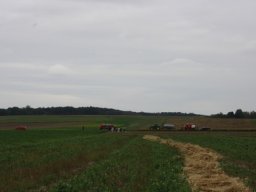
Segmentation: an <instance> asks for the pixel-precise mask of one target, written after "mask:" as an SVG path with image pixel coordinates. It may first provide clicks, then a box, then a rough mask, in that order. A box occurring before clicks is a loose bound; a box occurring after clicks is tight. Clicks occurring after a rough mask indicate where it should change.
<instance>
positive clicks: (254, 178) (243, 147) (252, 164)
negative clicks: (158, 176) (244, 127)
mask: <svg viewBox="0 0 256 192" xmlns="http://www.w3.org/2000/svg"><path fill="white" fill-rule="evenodd" d="M164 137H167V138H172V139H174V140H179V141H182V142H189V143H193V144H198V145H200V146H203V147H208V148H211V149H214V150H215V151H217V152H219V153H220V154H222V155H223V156H224V159H223V160H222V162H221V166H222V168H223V170H224V171H225V172H227V173H228V174H230V175H233V176H236V177H240V178H243V179H244V181H245V183H246V184H247V185H249V186H250V187H251V188H252V189H254V191H256V133H234V132H233V133H196V134H184V133H176V134H165V135H164Z"/></svg>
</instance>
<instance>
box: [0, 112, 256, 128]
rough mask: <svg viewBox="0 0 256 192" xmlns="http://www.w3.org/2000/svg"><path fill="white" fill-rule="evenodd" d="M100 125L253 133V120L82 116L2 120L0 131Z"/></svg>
mask: <svg viewBox="0 0 256 192" xmlns="http://www.w3.org/2000/svg"><path fill="white" fill-rule="evenodd" d="M100 123H113V124H115V125H117V126H120V127H125V128H127V129H128V130H138V129H140V130H142V129H148V127H149V126H150V125H152V124H154V123H158V124H162V123H172V124H175V125H176V128H177V129H180V128H181V127H183V126H184V124H186V123H195V124H196V125H197V126H199V127H210V128H212V129H213V130H220V129H224V130H229V129H232V130H237V129H240V130H245V129H252V130H256V120H255V119H217V118H209V117H202V116H196V117H168V116H164V117H163V116H139V115H138V116H127V115H121V116H83V115H77V116H72V115H66V116H63V115H60V116H58V115H51V116H50V115H45V116H43V115H42V116H2V117H0V129H14V128H15V126H17V125H27V126H28V127H29V128H31V129H34V128H37V129H38V128H47V129H49V128H70V127H72V128H81V127H82V126H83V125H86V126H87V128H97V127H98V126H99V124H100Z"/></svg>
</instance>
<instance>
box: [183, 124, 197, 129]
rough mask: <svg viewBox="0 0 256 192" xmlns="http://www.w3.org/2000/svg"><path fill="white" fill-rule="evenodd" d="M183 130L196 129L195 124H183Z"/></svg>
mask: <svg viewBox="0 0 256 192" xmlns="http://www.w3.org/2000/svg"><path fill="white" fill-rule="evenodd" d="M184 130H185V131H195V130H196V125H195V124H192V123H187V124H185V126H184Z"/></svg>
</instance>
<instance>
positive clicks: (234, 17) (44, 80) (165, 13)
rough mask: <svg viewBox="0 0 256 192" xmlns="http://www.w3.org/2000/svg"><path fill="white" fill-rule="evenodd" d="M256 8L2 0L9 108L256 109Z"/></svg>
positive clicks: (164, 1)
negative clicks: (28, 106) (27, 106)
mask: <svg viewBox="0 0 256 192" xmlns="http://www.w3.org/2000/svg"><path fill="white" fill-rule="evenodd" d="M255 10H256V1H255V0H235V1H233V0H22V1H21V0H8V1H3V0H1V1H0V88H1V91H0V108H7V107H12V106H18V107H24V106H26V105H30V106H32V107H48V106H75V107H78V106H98V107H111V108H117V109H122V110H133V111H147V112H160V111H179V112H194V113H200V114H212V113H218V112H224V113H226V112H228V111H232V110H233V111H234V110H236V109H238V108H242V109H243V110H247V111H252V110H256V107H255V98H256V88H255V82H256V11H255Z"/></svg>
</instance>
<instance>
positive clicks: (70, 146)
mask: <svg viewBox="0 0 256 192" xmlns="http://www.w3.org/2000/svg"><path fill="white" fill-rule="evenodd" d="M184 121H190V122H191V121H193V122H198V123H200V122H201V124H206V122H207V123H209V124H207V125H212V126H211V127H215V126H216V127H217V128H218V126H219V127H221V126H220V125H221V123H223V127H224V128H229V129H232V128H233V129H236V128H240V126H242V125H248V126H247V127H246V128H254V126H255V121H254V120H239V121H237V120H234V121H233V122H231V121H232V120H230V119H228V120H223V119H221V120H218V119H209V118H206V117H190V118H188V117H144V116H12V117H0V191H1V192H2V191H3V192H5V191H55V192H56V191H184V192H185V191H190V187H189V186H188V183H187V182H186V180H185V178H184V175H183V174H182V166H183V158H182V155H181V154H179V153H178V151H176V150H175V149H171V148H168V147H167V146H165V145H160V144H157V143H151V142H148V141H144V140H142V139H141V138H142V136H143V134H149V133H147V132H145V131H136V130H141V129H147V128H148V126H149V125H151V124H153V123H163V122H170V123H174V122H176V123H175V124H176V125H178V126H179V125H180V126H181V125H182V124H184V123H183V122H184ZM104 122H105V123H114V124H116V125H118V126H120V127H125V128H126V129H127V132H126V133H104V132H101V131H100V130H99V129H98V126H99V124H100V123H104ZM203 122H205V123H203ZM214 122H215V124H214ZM178 123H180V124H178ZM235 123H238V125H237V126H235V127H232V125H235ZM21 124H24V125H28V127H29V128H28V130H27V131H15V130H14V129H15V126H17V125H21ZM83 125H85V127H86V128H85V130H84V131H82V126H83ZM151 134H160V135H161V137H165V138H173V139H175V140H180V141H184V142H191V143H195V144H199V145H201V146H205V147H209V148H212V149H214V150H216V151H218V152H219V153H221V154H222V155H223V156H224V159H223V161H222V167H223V169H224V170H225V171H226V172H227V173H228V174H230V175H234V176H239V177H241V178H243V179H245V181H246V183H247V184H248V185H249V186H250V187H251V188H252V189H254V191H256V183H255V181H256V160H255V159H256V133H255V132H250V133H249V132H248V133H243V132H189V133H188V132H183V133H181V132H151Z"/></svg>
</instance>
